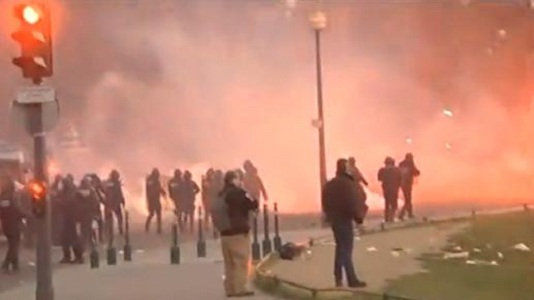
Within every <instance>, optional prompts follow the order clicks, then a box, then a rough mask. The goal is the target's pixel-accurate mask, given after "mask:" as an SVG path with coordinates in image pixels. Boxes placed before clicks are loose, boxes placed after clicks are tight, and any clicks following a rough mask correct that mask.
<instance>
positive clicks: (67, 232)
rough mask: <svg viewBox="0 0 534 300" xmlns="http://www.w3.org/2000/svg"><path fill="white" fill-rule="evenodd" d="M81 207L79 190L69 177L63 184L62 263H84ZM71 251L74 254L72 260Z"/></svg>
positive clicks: (68, 176)
mask: <svg viewBox="0 0 534 300" xmlns="http://www.w3.org/2000/svg"><path fill="white" fill-rule="evenodd" d="M80 210H81V209H80V205H79V201H78V189H77V187H76V185H75V183H74V178H73V177H72V175H67V176H66V178H65V179H64V183H63V192H62V193H61V212H62V216H63V228H62V235H61V236H62V239H61V240H62V241H61V246H62V248H63V258H62V259H61V261H60V263H63V264H66V263H83V251H82V248H81V242H80V241H81V237H80V234H81V226H80V222H79V220H80ZM71 251H72V252H73V253H74V260H73V259H72V254H71Z"/></svg>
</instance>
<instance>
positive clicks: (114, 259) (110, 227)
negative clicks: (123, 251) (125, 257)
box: [107, 212, 117, 265]
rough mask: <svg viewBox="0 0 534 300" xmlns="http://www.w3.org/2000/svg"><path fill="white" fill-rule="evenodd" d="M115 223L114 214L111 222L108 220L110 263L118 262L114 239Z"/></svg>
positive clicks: (108, 257)
mask: <svg viewBox="0 0 534 300" xmlns="http://www.w3.org/2000/svg"><path fill="white" fill-rule="evenodd" d="M110 213H111V212H110ZM113 223H114V222H113V216H110V218H109V222H108V250H107V261H108V265H116V264H117V250H116V249H115V247H114V246H113V239H114V230H113V227H114V225H113Z"/></svg>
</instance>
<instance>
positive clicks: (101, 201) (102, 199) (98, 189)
mask: <svg viewBox="0 0 534 300" xmlns="http://www.w3.org/2000/svg"><path fill="white" fill-rule="evenodd" d="M89 178H90V180H91V186H92V188H93V189H94V191H95V196H96V197H97V200H98V206H97V207H95V214H96V215H95V221H96V224H97V226H98V240H99V241H100V243H102V242H103V241H104V218H103V217H102V205H105V203H106V192H105V191H104V185H103V183H102V180H100V177H98V175H96V174H90V175H89Z"/></svg>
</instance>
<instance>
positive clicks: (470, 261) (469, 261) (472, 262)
mask: <svg viewBox="0 0 534 300" xmlns="http://www.w3.org/2000/svg"><path fill="white" fill-rule="evenodd" d="M465 263H466V264H468V265H476V264H477V262H476V261H474V260H466V261H465Z"/></svg>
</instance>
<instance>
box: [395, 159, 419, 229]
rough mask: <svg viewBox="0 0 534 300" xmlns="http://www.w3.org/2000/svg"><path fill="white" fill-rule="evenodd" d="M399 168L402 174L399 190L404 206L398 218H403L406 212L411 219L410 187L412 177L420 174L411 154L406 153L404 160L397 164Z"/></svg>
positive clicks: (412, 216) (411, 186)
mask: <svg viewBox="0 0 534 300" xmlns="http://www.w3.org/2000/svg"><path fill="white" fill-rule="evenodd" d="M399 169H400V171H401V175H402V181H401V190H402V194H403V196H404V206H403V207H402V209H401V211H400V214H399V219H401V220H403V219H404V215H405V214H406V213H407V214H408V218H410V219H413V218H414V215H413V206H412V188H413V183H414V178H415V177H418V176H419V175H421V172H419V169H417V167H416V166H415V162H414V160H413V154H411V153H407V154H406V156H405V158H404V160H403V161H401V162H400V164H399Z"/></svg>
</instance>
